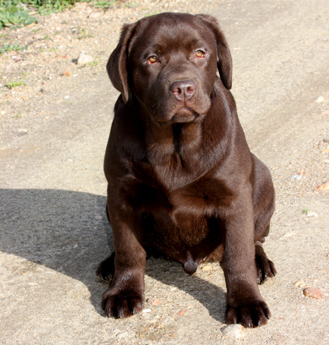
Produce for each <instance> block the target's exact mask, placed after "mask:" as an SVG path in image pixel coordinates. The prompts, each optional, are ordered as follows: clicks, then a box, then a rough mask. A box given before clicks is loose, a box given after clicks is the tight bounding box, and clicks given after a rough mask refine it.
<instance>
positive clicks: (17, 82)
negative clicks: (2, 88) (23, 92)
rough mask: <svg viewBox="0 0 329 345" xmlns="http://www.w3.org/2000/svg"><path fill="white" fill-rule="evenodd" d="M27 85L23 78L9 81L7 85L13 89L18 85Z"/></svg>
mask: <svg viewBox="0 0 329 345" xmlns="http://www.w3.org/2000/svg"><path fill="white" fill-rule="evenodd" d="M22 85H25V83H24V82H23V80H22V79H20V80H16V81H9V82H8V83H7V84H6V86H7V87H8V89H13V88H14V87H18V86H22Z"/></svg>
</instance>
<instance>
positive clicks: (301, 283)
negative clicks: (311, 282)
mask: <svg viewBox="0 0 329 345" xmlns="http://www.w3.org/2000/svg"><path fill="white" fill-rule="evenodd" d="M294 285H295V286H297V287H300V288H304V287H305V286H306V284H305V282H304V280H303V279H301V280H298V282H296V283H295V284H294Z"/></svg>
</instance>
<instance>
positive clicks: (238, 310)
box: [225, 301, 271, 327]
mask: <svg viewBox="0 0 329 345" xmlns="http://www.w3.org/2000/svg"><path fill="white" fill-rule="evenodd" d="M270 317H271V312H270V310H269V308H268V306H267V304H266V303H265V302H264V301H255V302H253V303H248V304H243V305H239V306H236V307H233V306H230V305H228V306H227V309H226V316H225V319H226V323H227V324H234V323H240V324H241V325H242V326H244V327H258V326H263V325H266V324H267V321H268V320H269V318H270Z"/></svg>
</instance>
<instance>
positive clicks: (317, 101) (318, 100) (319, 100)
mask: <svg viewBox="0 0 329 345" xmlns="http://www.w3.org/2000/svg"><path fill="white" fill-rule="evenodd" d="M323 101H324V97H322V96H320V97H318V98H317V99H316V101H315V102H316V103H321V102H323Z"/></svg>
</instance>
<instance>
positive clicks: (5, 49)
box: [0, 43, 27, 55]
mask: <svg viewBox="0 0 329 345" xmlns="http://www.w3.org/2000/svg"><path fill="white" fill-rule="evenodd" d="M24 49H27V46H20V45H19V44H18V43H16V44H13V45H10V44H7V43H5V44H4V45H3V47H2V48H0V55H2V54H3V53H6V52H12V51H14V52H18V51H19V50H24Z"/></svg>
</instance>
